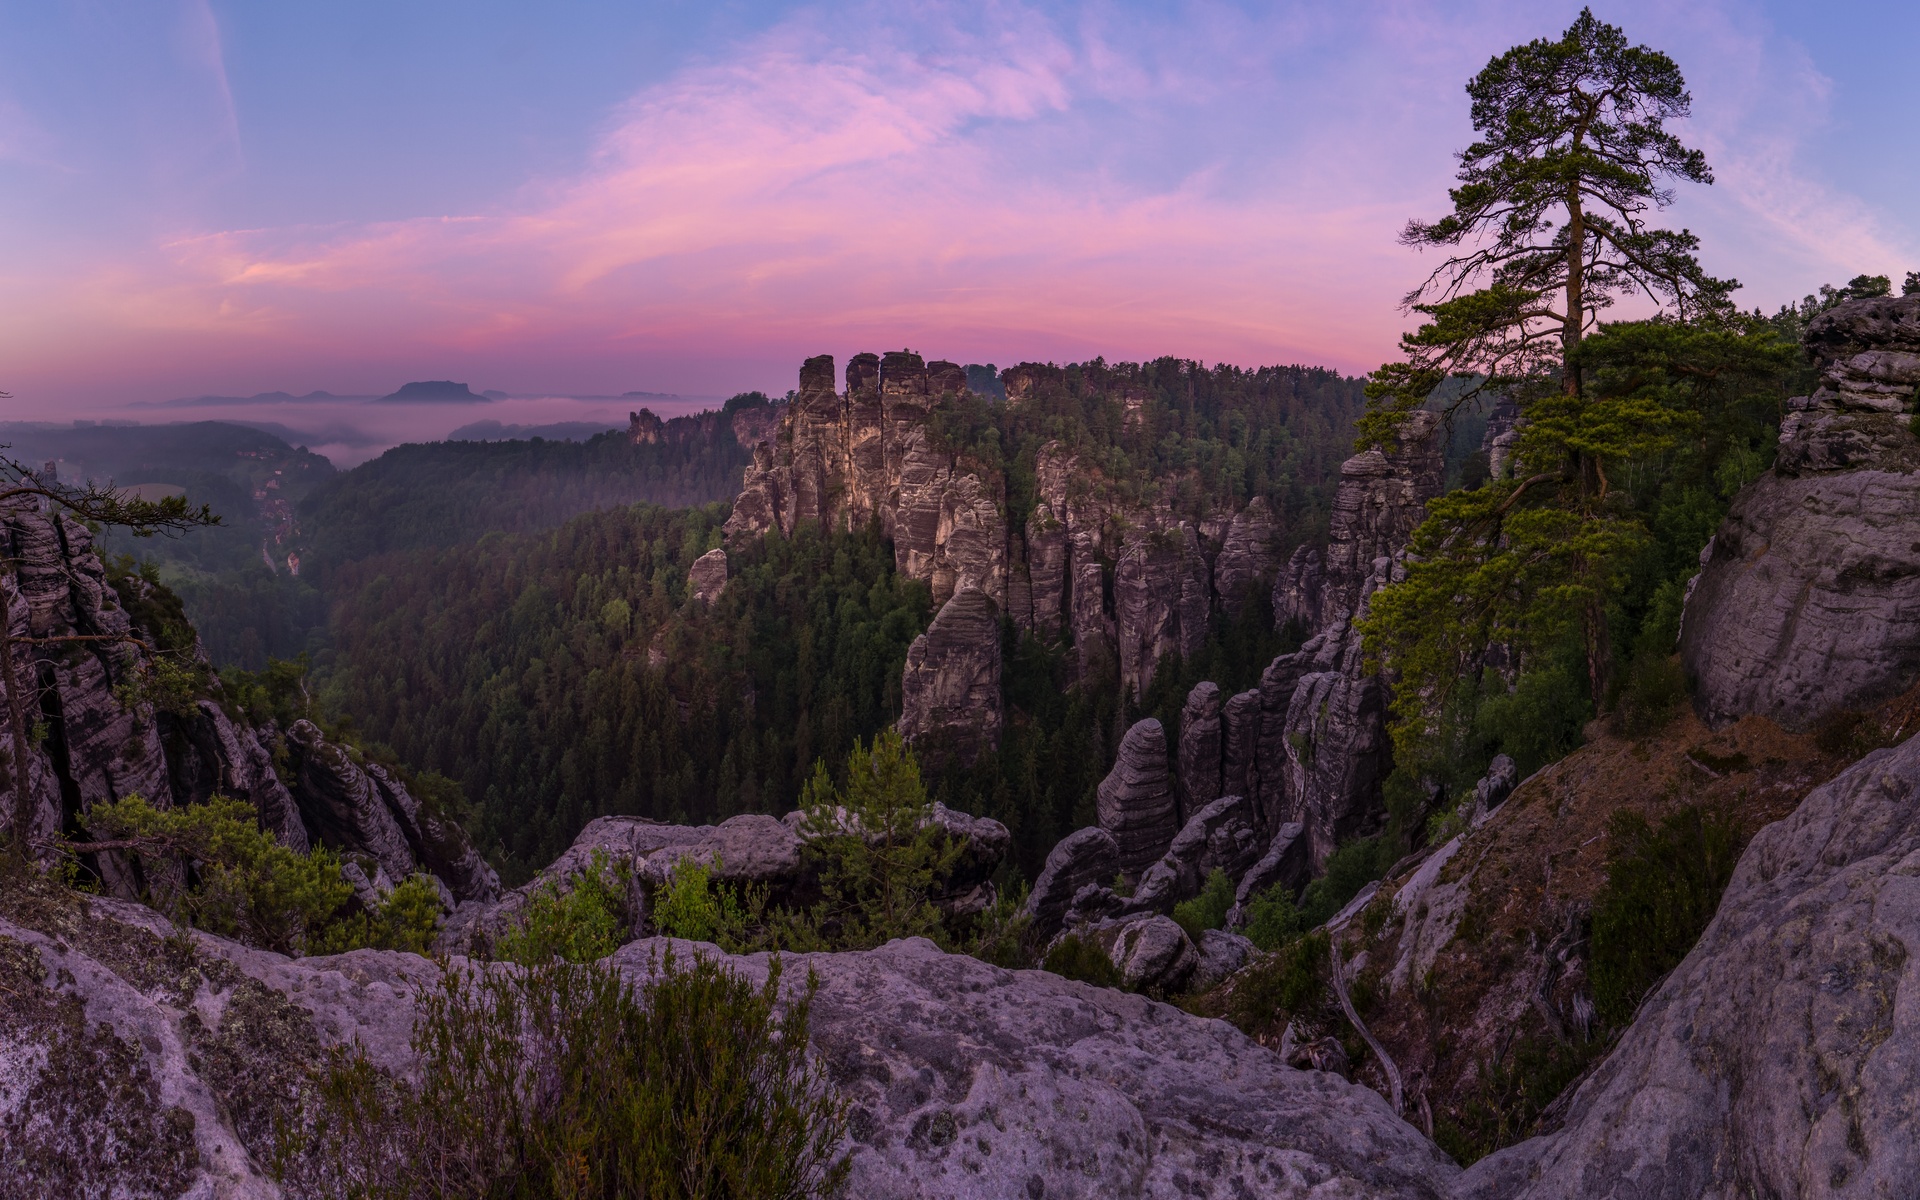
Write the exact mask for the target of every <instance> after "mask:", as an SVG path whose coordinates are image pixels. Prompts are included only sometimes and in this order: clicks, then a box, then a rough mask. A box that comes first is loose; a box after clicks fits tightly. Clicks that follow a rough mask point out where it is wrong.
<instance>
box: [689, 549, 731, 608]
mask: <svg viewBox="0 0 1920 1200" xmlns="http://www.w3.org/2000/svg"><path fill="white" fill-rule="evenodd" d="M726 590H727V552H726V551H725V550H720V549H714V550H709V551H707V552H706V553H705V554H702V555H701V556H700V557H699V558H696V559H694V560H693V566H691V567H689V568H688V569H687V595H688V596H689V597H691V598H692V600H693V602H694V603H695V604H704V605H712V603H713V602H714V601H715V600H718V599H719V598H720V593H721V592H724V591H726Z"/></svg>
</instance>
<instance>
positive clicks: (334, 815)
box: [0, 506, 499, 900]
mask: <svg viewBox="0 0 1920 1200" xmlns="http://www.w3.org/2000/svg"><path fill="white" fill-rule="evenodd" d="M0 541H4V544H5V547H6V554H7V557H8V558H9V559H11V560H12V561H13V569H12V570H6V571H0V600H4V602H5V604H6V608H7V616H8V625H9V629H10V632H11V634H12V636H13V638H15V639H29V638H30V639H35V640H36V641H37V642H38V643H39V644H29V643H27V642H25V641H22V640H14V641H11V642H10V643H9V649H10V651H11V653H12V656H13V678H14V679H15V680H16V681H17V682H18V684H19V686H20V688H21V692H22V695H21V702H22V705H23V707H24V708H25V710H26V713H27V718H28V720H29V721H30V722H32V723H34V724H37V725H38V726H39V727H40V728H41V729H42V730H44V736H43V737H41V738H39V739H37V740H36V742H35V743H34V744H32V745H31V747H30V750H29V756H28V767H29V776H30V781H29V788H30V795H31V800H30V807H31V810H32V813H33V817H32V828H33V830H34V838H35V840H36V841H37V842H40V843H42V844H44V843H45V842H46V841H47V840H49V839H51V838H52V837H53V836H54V835H56V834H58V833H63V832H64V833H68V834H77V833H79V832H80V826H79V823H78V818H79V816H80V814H81V813H84V812H86V811H87V810H88V809H90V808H92V807H93V806H94V805H95V804H101V803H106V802H109V801H113V800H118V799H120V798H122V797H125V796H129V795H139V796H142V797H144V798H145V799H146V800H148V801H149V802H151V803H152V804H153V805H155V806H156V807H159V808H170V807H173V806H175V805H179V804H194V803H199V802H201V801H204V800H206V799H207V798H208V797H209V796H212V795H214V794H216V793H218V794H221V795H226V796H231V797H234V798H236V799H244V800H247V801H249V802H250V803H252V805H253V806H254V809H255V811H256V812H257V813H258V815H259V819H260V823H261V826H262V827H263V828H265V829H266V830H268V831H269V832H271V833H273V834H274V835H275V836H276V837H277V838H279V840H280V841H281V842H282V843H283V844H285V845H288V846H291V847H293V848H295V849H298V850H306V849H308V848H309V847H310V846H311V845H317V844H325V845H329V846H333V847H335V848H336V849H339V850H341V851H343V852H346V853H348V854H350V855H354V856H364V857H365V858H366V859H367V860H368V862H369V863H371V864H372V865H373V866H374V867H376V868H377V871H376V872H370V873H369V877H370V878H371V877H372V876H373V874H384V876H385V877H386V879H387V880H389V881H390V882H393V883H397V882H399V881H400V880H401V879H403V878H405V877H406V876H407V875H409V874H411V873H412V872H414V871H416V870H425V871H427V872H428V873H430V874H432V875H434V876H435V877H436V878H438V879H439V880H440V881H441V883H442V884H443V885H444V886H445V887H446V888H447V890H448V895H449V898H450V899H453V900H468V899H486V898H490V897H491V896H492V895H493V894H494V893H495V892H497V891H498V890H499V881H498V879H497V878H496V877H495V875H494V872H493V869H492V868H491V867H489V866H487V864H486V863H485V861H484V860H482V859H481V858H480V856H479V854H478V853H477V852H476V851H475V850H474V848H473V846H472V845H471V844H470V843H469V842H468V840H467V837H466V835H465V834H464V833H463V832H462V831H461V830H460V828H459V827H458V826H457V825H455V824H454V823H453V822H451V821H449V820H446V819H445V818H443V817H440V816H438V815H437V814H435V813H433V812H432V811H430V810H428V809H427V808H425V807H424V806H423V805H422V804H421V803H420V802H419V800H418V799H417V798H416V797H414V796H413V795H412V794H411V792H410V791H409V790H408V789H407V787H406V785H405V784H404V783H403V782H402V781H401V780H400V779H399V778H397V777H396V776H394V775H392V774H391V773H390V772H388V771H386V770H385V769H384V768H381V767H379V766H378V765H375V764H362V763H360V762H358V761H357V760H356V759H355V757H354V756H353V755H352V754H351V753H350V752H349V751H348V750H347V749H346V748H345V747H342V746H339V745H335V744H334V743H331V742H329V741H327V740H326V738H325V737H324V736H323V735H322V734H321V732H320V730H319V729H318V728H317V727H315V726H313V725H312V724H310V723H308V722H304V721H302V722H299V723H297V724H296V725H295V726H294V727H293V728H292V729H290V730H286V731H281V730H278V729H275V728H273V727H271V725H268V726H267V727H265V728H254V727H253V726H251V725H249V724H247V723H246V722H245V721H242V720H236V719H235V718H233V717H232V716H230V715H229V714H228V712H227V711H226V710H225V709H224V708H223V707H222V706H221V704H220V703H219V702H218V699H217V697H218V686H219V685H218V680H217V678H216V677H214V676H213V674H212V672H211V671H210V670H207V669H206V668H205V665H204V660H203V659H197V657H196V661H195V663H194V664H193V665H194V666H195V668H196V669H197V670H200V671H202V672H203V673H204V676H205V679H206V680H207V681H208V683H209V685H210V687H211V688H212V693H211V694H208V695H197V696H192V697H184V696H183V697H176V698H174V699H172V700H169V701H164V702H162V703H159V704H156V702H155V701H154V700H153V699H151V698H149V694H148V693H149V691H150V688H149V687H148V680H149V679H150V678H151V676H152V674H153V672H154V670H155V660H154V657H153V652H152V651H151V650H150V649H149V648H150V647H154V646H156V645H157V644H158V640H159V635H160V632H161V631H160V630H159V629H158V628H152V627H149V626H155V625H158V624H160V623H162V622H164V621H165V620H166V619H167V618H166V616H165V614H164V612H162V611H160V610H162V609H164V604H165V602H164V600H162V599H161V598H160V597H158V595H157V593H156V592H155V589H154V588H153V587H152V585H150V584H148V583H147V582H146V581H145V580H143V579H141V578H140V577H138V576H129V577H127V578H126V579H124V580H121V581H120V583H119V589H120V590H116V588H115V585H114V584H113V583H111V582H109V580H108V578H107V574H106V571H105V569H104V568H103V566H102V565H101V562H100V557H99V555H98V554H97V553H95V552H94V549H93V542H92V538H91V536H90V535H89V534H88V532H87V529H86V527H85V526H83V525H81V524H80V523H79V522H77V521H74V520H71V519H69V518H65V517H54V516H50V515H48V514H47V513H44V512H41V511H39V510H37V509H35V508H32V507H28V506H15V507H13V508H11V509H8V510H5V511H4V513H0ZM130 605H131V606H134V608H136V609H138V610H139V616H138V618H137V619H136V614H135V612H132V611H130V610H129V606H130ZM148 610H154V611H148ZM59 638H83V639H95V640H86V641H72V642H58V641H49V640H48V639H59ZM100 639H108V640H100ZM120 639H126V640H120ZM136 639H137V640H136ZM193 653H194V655H195V656H197V647H196V648H195V650H194V652H193ZM0 689H4V683H3V682H0ZM7 701H8V698H7V697H5V694H4V691H3V690H0V702H7ZM4 711H5V709H4V708H0V714H4ZM4 724H5V723H4V722H3V721H0V726H4ZM0 745H4V746H5V747H6V748H7V750H8V759H9V768H8V769H7V770H5V771H0V806H3V807H0V812H4V813H6V814H8V815H9V816H10V815H11V814H13V813H14V812H15V811H16V804H17V797H16V795H15V792H14V788H15V783H14V774H13V771H12V770H11V766H10V760H11V732H10V730H7V729H5V728H0ZM276 751H277V752H278V753H277V754H276ZM276 757H278V758H279V759H281V761H282V763H284V767H282V766H277V765H276V762H275V760H276ZM283 770H284V774H283V773H282V771H283ZM92 857H93V858H94V860H95V862H94V865H95V867H96V869H97V870H98V872H99V874H100V876H101V878H102V880H103V881H104V882H105V883H106V884H107V886H108V888H109V889H110V890H112V891H113V892H115V893H116V894H120V895H125V896H129V897H131V896H134V895H137V894H138V893H139V891H140V890H141V884H142V881H141V880H139V879H136V878H134V877H133V876H131V875H130V874H129V873H128V872H127V870H126V868H125V866H124V864H123V863H122V862H121V861H120V858H119V856H118V855H115V854H112V853H107V854H100V855H95V856H92Z"/></svg>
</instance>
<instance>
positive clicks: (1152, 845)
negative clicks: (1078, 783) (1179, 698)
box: [1095, 717, 1179, 875]
mask: <svg viewBox="0 0 1920 1200" xmlns="http://www.w3.org/2000/svg"><path fill="white" fill-rule="evenodd" d="M1095 809H1096V811H1097V812H1098V814H1099V819H1100V828H1102V829H1104V830H1106V831H1107V832H1108V833H1109V834H1111V835H1113V840H1114V844H1115V845H1116V846H1117V847H1119V852H1120V869H1121V870H1122V871H1124V872H1126V873H1127V874H1129V875H1133V874H1137V873H1139V872H1140V871H1143V870H1145V869H1146V868H1148V867H1150V866H1152V865H1153V863H1154V861H1155V860H1157V859H1158V858H1159V857H1160V856H1161V855H1162V854H1164V853H1166V850H1167V847H1168V845H1169V844H1171V843H1172V841H1173V835H1174V833H1175V832H1177V831H1178V829H1179V823H1178V814H1177V812H1176V810H1175V807H1174V801H1173V781H1172V779H1171V778H1169V777H1168V774H1167V734H1166V730H1164V729H1163V728H1161V725H1160V722H1158V721H1156V720H1154V719H1153V718H1152V717H1148V718H1147V719H1146V720H1144V721H1139V722H1136V723H1135V724H1134V726H1133V728H1131V729H1129V730H1127V733H1126V736H1125V737H1123V738H1121V739H1120V753H1119V755H1118V756H1117V757H1116V758H1115V760H1114V764H1113V770H1111V771H1109V772H1107V777H1106V778H1105V779H1103V780H1101V781H1100V787H1099V789H1098V792H1097V793H1096V796H1095Z"/></svg>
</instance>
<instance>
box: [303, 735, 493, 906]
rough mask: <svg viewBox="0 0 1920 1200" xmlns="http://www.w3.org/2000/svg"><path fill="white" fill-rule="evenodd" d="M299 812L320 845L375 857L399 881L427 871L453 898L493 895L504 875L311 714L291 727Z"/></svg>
mask: <svg viewBox="0 0 1920 1200" xmlns="http://www.w3.org/2000/svg"><path fill="white" fill-rule="evenodd" d="M286 742H287V748H288V750H289V752H290V757H291V766H292V770H293V773H294V778H295V788H296V790H297V791H298V792H299V795H300V797H301V800H302V807H301V813H302V817H303V819H304V821H305V823H306V824H307V826H308V827H309V832H310V833H311V835H312V837H313V839H314V840H315V841H316V842H318V843H320V844H323V845H327V846H332V847H335V848H336V849H340V850H343V851H347V852H349V853H353V854H364V855H367V856H368V857H370V858H372V859H373V860H374V862H376V863H377V864H378V865H379V867H380V869H381V870H382V871H384V872H385V873H386V876H387V878H388V879H389V880H391V881H392V882H394V883H398V882H400V881H401V880H403V879H405V878H406V877H407V876H408V875H411V874H412V873H413V872H414V871H416V870H425V871H427V872H428V873H429V874H431V875H433V876H434V877H435V878H437V879H439V880H440V881H441V882H442V883H444V884H446V886H447V889H448V891H449V892H451V893H452V896H453V899H455V900H456V901H464V900H475V901H481V902H485V901H489V900H492V899H493V898H494V897H495V896H497V895H498V894H499V892H500V879H499V876H498V875H496V874H495V873H494V870H493V868H492V867H490V866H488V865H487V863H486V861H485V860H484V859H482V858H481V857H480V854H479V852H478V851H476V850H475V849H474V847H473V844H472V843H471V842H470V841H468V839H467V836H466V833H465V832H464V831H463V830H461V828H460V827H459V826H458V825H457V824H455V823H454V822H453V821H451V820H449V819H447V818H446V817H444V816H441V815H439V814H437V813H433V812H431V811H429V810H427V809H426V808H425V807H424V806H423V805H422V804H421V803H420V801H419V800H418V799H417V798H415V797H414V795H413V794H412V793H411V792H410V791H409V790H408V789H407V786H406V784H405V783H404V782H402V781H401V780H400V778H399V777H398V776H397V775H395V774H394V773H393V772H392V771H390V770H388V769H387V768H386V767H383V766H381V765H380V764H378V763H372V762H365V763H363V762H356V761H355V760H354V756H353V754H352V753H350V752H349V751H348V750H347V749H346V748H345V747H343V746H340V745H337V744H335V743H333V742H329V741H328V740H327V739H326V738H325V736H324V735H322V733H321V732H320V729H319V727H318V726H316V725H315V724H313V722H311V721H296V722H294V724H293V726H292V727H291V728H290V729H288V730H287V734H286Z"/></svg>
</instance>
